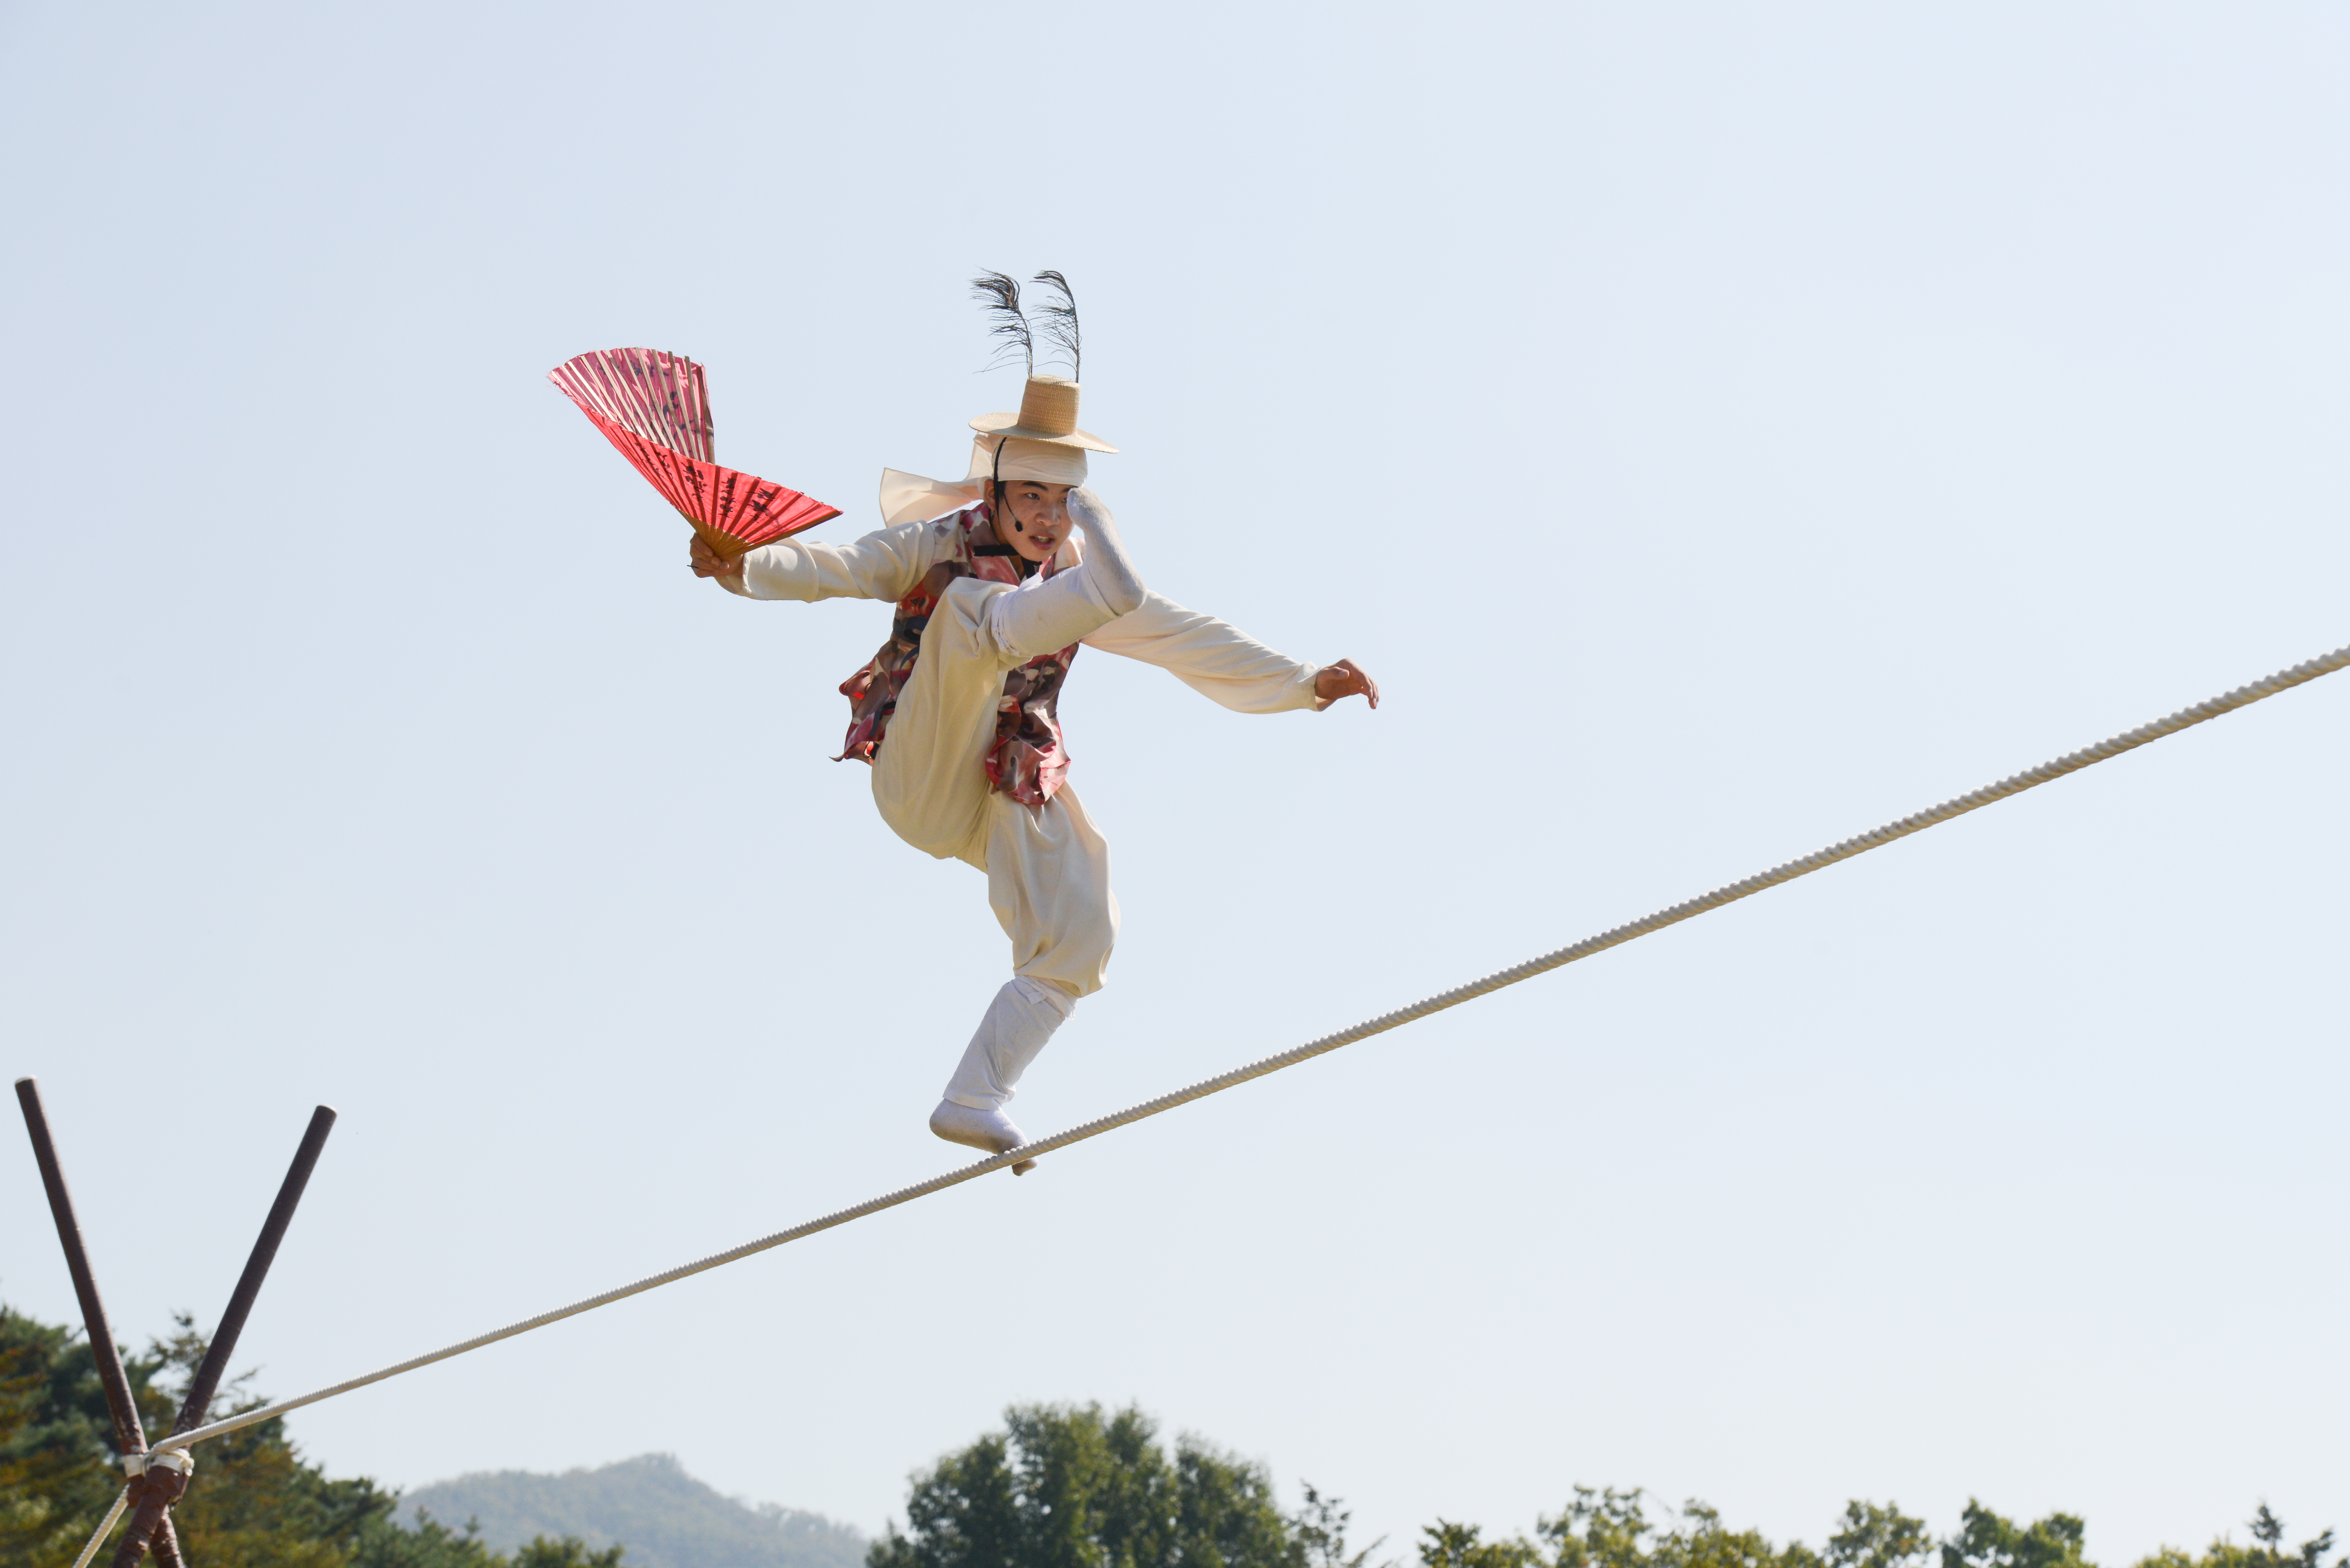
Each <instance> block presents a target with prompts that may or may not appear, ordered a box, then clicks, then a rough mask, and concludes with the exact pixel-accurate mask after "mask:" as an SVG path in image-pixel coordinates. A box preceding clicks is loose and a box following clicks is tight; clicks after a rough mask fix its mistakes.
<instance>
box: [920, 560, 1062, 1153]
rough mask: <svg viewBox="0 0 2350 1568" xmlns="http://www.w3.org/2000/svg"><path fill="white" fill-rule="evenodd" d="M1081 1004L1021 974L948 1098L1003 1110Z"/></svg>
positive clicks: (990, 1015)
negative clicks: (1014, 1087) (1017, 1086)
mask: <svg viewBox="0 0 2350 1568" xmlns="http://www.w3.org/2000/svg"><path fill="white" fill-rule="evenodd" d="M1004 597H1008V596H1004ZM1076 1006H1077V1003H1076V998H1074V997H1072V996H1070V995H1069V994H1068V993H1067V992H1064V991H1061V990H1059V989H1058V988H1056V987H1054V986H1049V985H1045V984H1043V983H1041V982H1039V981H1033V980H1027V979H1024V978H1022V977H1021V976H1019V975H1014V976H1013V977H1012V978H1011V979H1010V980H1008V981H1004V982H1003V990H1001V991H999V992H996V993H995V1000H994V1001H993V1002H989V1003H988V1004H987V1012H986V1013H985V1014H984V1015H983V1016H982V1017H981V1019H980V1021H979V1031H978V1033H975V1034H973V1035H972V1037H971V1044H969V1045H967V1046H965V1047H963V1053H962V1061H961V1062H960V1063H958V1064H956V1066H955V1071H954V1076H953V1077H951V1078H950V1079H948V1080H947V1090H946V1097H947V1098H948V1099H950V1100H951V1101H953V1102H954V1103H955V1104H956V1105H958V1106H969V1107H970V1108H971V1109H972V1110H976V1111H992V1110H996V1109H1000V1108H1001V1107H1002V1106H1003V1104H1004V1102H1005V1101H1007V1100H1009V1099H1011V1098H1012V1094H1013V1086H1014V1085H1016V1084H1018V1083H1019V1082H1020V1075H1021V1074H1023V1073H1024V1072H1026V1071H1027V1070H1028V1064H1029V1063H1031V1062H1033V1061H1035V1059H1036V1053H1037V1052H1039V1051H1042V1050H1043V1049H1044V1048H1045V1042H1046V1041H1047V1040H1050V1039H1051V1038H1052V1037H1053V1031H1054V1030H1055V1029H1058V1028H1059V1027H1060V1026H1061V1024H1062V1023H1063V1022H1064V1021H1065V1020H1066V1019H1067V1017H1068V1016H1069V1014H1070V1013H1071V1012H1075V1011H1076Z"/></svg>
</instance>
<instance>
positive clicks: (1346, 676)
mask: <svg viewBox="0 0 2350 1568" xmlns="http://www.w3.org/2000/svg"><path fill="white" fill-rule="evenodd" d="M1077 393H1078V389H1077V385H1076V382H1075V381H1072V380H1066V379H1062V378H1059V377H1054V376H1035V375H1032V376H1031V377H1030V378H1029V380H1028V383H1027V386H1026V389H1025V390H1024V394H1023V396H1022V399H1021V410H1020V412H1019V413H1018V414H1016V415H1015V414H991V415H986V416H983V417H982V418H980V419H977V420H973V421H972V428H973V429H974V430H977V431H980V432H981V433H980V435H979V438H978V439H977V441H974V443H973V445H972V462H971V472H970V473H969V474H968V475H967V476H966V477H965V478H964V479H963V480H962V481H961V482H960V483H942V482H940V481H935V480H925V479H920V478H917V477H915V476H912V475H910V474H903V473H899V472H896V471H894V470H890V471H885V472H884V473H883V474H882V481H881V510H882V516H883V520H884V522H885V524H888V525H887V526H885V527H883V528H882V529H881V530H880V531H879V532H878V533H874V534H868V535H866V536H865V537H864V538H862V539H859V540H858V541H857V542H856V543H854V544H851V545H824V544H816V543H814V542H811V541H808V540H806V539H803V538H795V539H789V540H785V541H782V542H779V543H776V544H773V545H764V546H762V547H761V548H758V549H754V550H753V551H751V552H750V553H749V554H748V555H746V556H742V557H739V558H736V559H728V558H726V557H723V556H718V555H716V554H714V553H713V552H712V551H711V550H710V548H709V547H708V546H707V545H704V544H702V542H701V541H700V540H699V539H698V538H697V539H696V541H695V543H694V546H693V563H692V564H693V569H694V571H695V573H696V574H697V575H699V576H707V577H712V578H715V579H716V580H717V581H718V582H719V583H720V585H721V586H723V587H726V588H727V589H729V590H730V591H732V592H733V593H736V594H739V595H742V596H743V597H747V598H754V599H800V600H808V601H813V600H816V599H827V598H866V599H881V600H885V601H889V602H890V603H892V604H894V605H895V606H896V607H897V614H896V618H895V620H894V622H893V625H892V628H891V637H890V640H889V642H887V643H885V644H883V645H882V648H881V650H880V652H879V653H878V654H877V655H876V656H875V657H874V659H873V660H872V661H871V662H870V663H868V665H867V666H866V667H865V668H864V669H862V670H858V672H857V674H856V675H854V676H852V677H851V678H850V679H849V680H848V681H847V683H846V684H845V685H843V686H842V688H841V691H843V692H844V693H845V694H847V696H848V698H849V700H850V702H851V705H852V723H851V726H850V729H849V733H848V742H847V747H846V748H845V750H844V752H843V753H842V754H843V756H844V757H852V756H853V757H858V758H861V759H862V760H864V761H867V762H869V763H872V765H873V799H874V804H875V805H878V806H879V808H880V812H881V816H882V819H883V820H884V821H885V822H887V823H888V824H889V826H890V827H891V828H892V829H893V830H895V831H896V833H897V834H898V836H899V837H901V838H903V839H904V840H905V841H906V842H907V843H909V844H910V845H912V846H914V847H915V848H917V849H920V850H922V851H924V852H925V853H927V854H930V855H933V856H936V857H939V858H941V859H950V858H951V859H959V860H962V861H965V862H967V863H968V864H970V865H972V866H973V867H977V868H979V869H980V870H982V871H983V872H985V873H986V874H987V891H988V902H989V903H990V904H991V905H993V908H994V910H995V918H996V919H997V920H998V921H1000V922H1001V923H1002V925H1003V929H1004V932H1005V933H1006V934H1007V935H1008V936H1010V937H1011V939H1012V978H1011V979H1010V980H1009V981H1006V982H1005V983H1004V985H1003V988H1002V989H1001V990H1000V991H999V992H997V993H996V995H995V998H994V1000H993V1002H991V1003H990V1004H989V1006H988V1009H987V1012H986V1014H985V1016H984V1017H983V1018H982V1020H981V1022H980V1025H979V1029H978V1032H977V1033H974V1034H973V1035H972V1040H971V1044H970V1045H969V1046H968V1047H967V1048H966V1049H965V1050H964V1052H963V1054H962V1061H961V1062H960V1063H959V1064H957V1066H956V1068H955V1070H954V1074H953V1075H952V1076H951V1078H950V1079H949V1080H948V1082H947V1085H946V1089H945V1093H944V1095H943V1096H942V1097H941V1100H940V1102H939V1106H938V1108H937V1109H936V1110H935V1111H934V1112H933V1113H932V1114H931V1131H933V1132H934V1133H936V1134H937V1135H938V1136H939V1137H942V1138H946V1139H949V1140H951V1141H952V1142H955V1143H962V1144H968V1145H970V1146H972V1147H977V1148H983V1149H986V1150H988V1151H990V1152H993V1153H1001V1152H1003V1151H1004V1150H1007V1149H1011V1148H1015V1147H1019V1146H1020V1145H1021V1144H1022V1143H1023V1142H1024V1141H1025V1139H1024V1137H1023V1136H1022V1134H1021V1132H1020V1129H1019V1128H1018V1127H1015V1126H1014V1125H1013V1123H1012V1120H1011V1118H1010V1117H1009V1116H1006V1115H1005V1114H1004V1112H1003V1106H1004V1105H1005V1103H1006V1102H1007V1101H1009V1100H1010V1099H1011V1098H1012V1097H1013V1091H1014V1085H1017V1084H1018V1083H1019V1081H1020V1077H1021V1075H1022V1074H1023V1073H1024V1071H1025V1070H1026V1069H1027V1066H1028V1064H1029V1063H1030V1062H1031V1061H1033V1060H1034V1059H1035V1055H1036V1054H1037V1053H1038V1052H1039V1051H1041V1050H1043V1049H1044V1046H1045V1041H1046V1040H1048V1039H1049V1038H1051V1036H1052V1033H1053V1032H1054V1031H1055V1029H1057V1028H1058V1027H1059V1026H1060V1025H1061V1024H1062V1023H1064V1022H1065V1021H1066V1019H1067V1018H1068V1016H1069V1014H1070V1012H1071V1011H1072V1010H1074V1009H1075V1008H1076V1003H1077V999H1078V998H1079V997H1082V996H1086V995H1088V994H1090V993H1091V992H1095V991H1097V990H1099V989H1100V988H1101V984H1102V979H1103V974H1104V971H1106V970H1107V967H1108V964H1109V956H1110V950H1111V948H1112V947H1113V946H1114V945H1115V944H1116V942H1117V940H1118V900H1117V898H1115V897H1113V896H1112V894H1111V892H1110V885H1109V846H1108V845H1107V844H1106V843H1104V842H1103V840H1102V836H1101V831H1100V829H1099V828H1097V827H1096V826H1095V825H1094V821H1093V818H1092V817H1090V816H1089V815H1087V813H1086V808H1085V805H1084V803H1083V802H1082V801H1081V800H1080V799H1079V798H1078V796H1077V793H1076V789H1075V788H1073V787H1072V786H1071V785H1070V784H1068V783H1067V778H1066V774H1067V770H1068V759H1067V755H1066V752H1065V750H1064V749H1063V747H1062V743H1061V732H1060V722H1059V718H1058V713H1057V701H1058V698H1059V693H1060V686H1061V682H1062V680H1064V679H1065V678H1066V674H1067V671H1068V668H1069V664H1070V661H1071V660H1072V659H1075V657H1076V651H1077V649H1078V648H1079V647H1085V648H1092V649H1099V650H1101V651H1102V652H1104V653H1117V654H1123V655H1125V656H1126V657H1127V658H1129V659H1140V660H1142V661H1143V662H1145V663H1148V664H1156V665H1158V666H1159V667H1160V668H1161V669H1164V670H1168V671H1169V672H1170V673H1171V674H1173V675H1174V676H1175V677H1176V678H1177V679H1178V680H1181V681H1183V682H1184V683H1185V684H1186V685H1188V686H1190V687H1191V688H1192V689H1193V690H1195V691H1201V692H1204V693H1205V694H1206V695H1208V696H1209V697H1211V698H1213V699H1214V700H1215V701H1218V702H1221V703H1222V704H1223V705H1224V706H1225V707H1227V708H1231V709H1233V710H1235V711H1240V712H1243V713H1278V712H1284V711H1288V710H1291V709H1310V710H1314V711H1320V710H1322V709H1324V708H1326V707H1328V706H1329V705H1330V704H1331V703H1332V702H1334V701H1338V700H1339V699H1340V698H1343V697H1348V696H1354V695H1358V694H1359V695H1361V696H1363V697H1364V698H1366V699H1367V701H1369V702H1370V704H1371V706H1373V707H1374V708H1376V707H1377V706H1378V686H1377V685H1376V684H1375V683H1374V682H1373V681H1372V680H1371V679H1370V677H1369V676H1367V674H1365V673H1364V672H1363V671H1362V670H1360V669H1358V668H1357V667H1356V665H1355V664H1354V662H1353V661H1352V660H1350V659H1340V660H1338V661H1337V662H1336V663H1335V664H1328V665H1314V664H1302V663H1300V662H1298V661H1297V660H1296V659H1290V658H1288V657H1286V656H1284V655H1283V654H1279V653H1276V652H1274V650H1273V649H1269V648H1267V647H1265V646H1264V645H1263V644H1262V643H1259V642H1256V641H1253V640H1252V639H1249V638H1248V637H1246V636H1244V635H1243V634H1242V633H1241V632H1239V631H1237V630H1235V629H1234V628H1232V627H1230V626H1227V625H1225V624H1224V623H1223V622H1222V621H1220V620H1217V619H1216V618H1213V617H1211V616H1205V615H1201V614H1199V613H1197V612H1195V611H1192V610H1187V609H1185V608H1184V607H1181V606H1180V605H1178V604H1176V603H1174V602H1173V601H1172V600H1170V599H1168V598H1167V597H1164V596H1162V595H1159V594H1156V593H1153V592H1151V591H1150V590H1149V588H1148V587H1146V586H1145V585H1144V583H1143V580H1142V575H1141V573H1140V571H1139V569H1138V568H1137V567H1136V566H1135V564H1134V560H1133V558H1132V556H1129V555H1128V552H1127V549H1126V545H1125V541H1124V540H1123V538H1122V537H1121V536H1120V535H1119V533H1118V524H1117V523H1116V521H1115V520H1114V519H1113V518H1112V517H1111V515H1110V514H1109V511H1108V509H1107V507H1106V506H1104V505H1103V504H1102V503H1101V500H1100V498H1099V497H1098V496H1097V495H1095V494H1094V493H1093V492H1092V491H1090V490H1087V489H1085V488H1083V485H1084V482H1085V479H1086V453H1087V452H1088V451H1093V452H1114V451H1115V450H1116V449H1115V448H1113V447H1110V446H1108V445H1107V444H1106V443H1104V442H1102V441H1100V440H1099V439H1098V438H1097V437H1094V436H1091V435H1088V434H1087V432H1085V431H1080V430H1078V429H1077V428H1076V413H1077ZM1029 1163H1031V1162H1025V1161H1024V1162H1022V1163H1021V1164H1020V1165H1018V1166H1015V1167H1014V1168H1015V1169H1020V1170H1025V1169H1026V1168H1028V1165H1029Z"/></svg>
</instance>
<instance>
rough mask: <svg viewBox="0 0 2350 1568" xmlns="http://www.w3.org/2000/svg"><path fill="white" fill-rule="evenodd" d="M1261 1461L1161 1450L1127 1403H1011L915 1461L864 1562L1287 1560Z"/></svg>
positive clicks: (1201, 1449) (1257, 1565) (1035, 1567)
mask: <svg viewBox="0 0 2350 1568" xmlns="http://www.w3.org/2000/svg"><path fill="white" fill-rule="evenodd" d="M1301 1553H1302V1548H1300V1547H1298V1546H1297V1545H1296V1544H1295V1542H1293V1541H1292V1539H1291V1535H1290V1528H1289V1522H1288V1521H1286V1520H1284V1518H1283V1517H1282V1515H1281V1513H1280V1511H1278V1510H1277V1509H1275V1508H1274V1503H1273V1481H1272V1479H1271V1478H1270V1477H1269V1476H1267V1475H1266V1474H1265V1473H1264V1471H1263V1469H1262V1467H1259V1466H1256V1465H1253V1464H1250V1463H1248V1462H1246V1461H1245V1460H1242V1459H1235V1458H1233V1457H1232V1456H1231V1455H1228V1454H1225V1453H1222V1452H1221V1451H1220V1450H1218V1449H1213V1448H1211V1447H1210V1446H1208V1445H1207V1444H1205V1443H1202V1442H1201V1441H1200V1440H1199V1439H1197V1438H1188V1437H1187V1438H1180V1439H1179V1440H1178V1441H1177V1443H1176V1445H1175V1451H1174V1453H1173V1455H1172V1456H1171V1457H1170V1455H1169V1454H1168V1453H1167V1451H1166V1450H1165V1449H1163V1448H1161V1447H1160V1446H1159V1441H1158V1428H1157V1426H1156V1424H1155V1423H1153V1422H1152V1421H1151V1419H1150V1418H1149V1417H1148V1416H1145V1415H1144V1414H1143V1413H1142V1412H1141V1411H1140V1410H1139V1409H1135V1408H1133V1407H1128V1408H1126V1409H1123V1410H1119V1411H1117V1412H1115V1413H1114V1414H1111V1415H1108V1416H1105V1415H1104V1414H1103V1412H1102V1407H1100V1406H1099V1405H1086V1406H1066V1405H1022V1406H1015V1407H1013V1408H1012V1409H1010V1410H1008V1411H1006V1412H1005V1413H1004V1429H1003V1431H1002V1432H1001V1433H990V1434H988V1435H987V1436H985V1437H983V1438H980V1439H979V1440H978V1441H977V1442H975V1443H972V1445H971V1446H970V1447H969V1448H966V1449H961V1450H959V1451H957V1452H955V1453H951V1454H949V1455H947V1456H946V1457H945V1458H944V1459H941V1460H940V1461H939V1462H938V1463H937V1464H936V1465H934V1466H932V1467H931V1469H928V1470H925V1471H919V1472H917V1473H916V1474H915V1476H914V1478H913V1485H912V1489H911V1490H910V1493H909V1495H908V1497H907V1500H906V1530H905V1532H903V1533H900V1532H899V1530H898V1528H897V1527H896V1526H895V1525H894V1524H893V1525H891V1526H890V1527H889V1531H888V1532H887V1533H886V1534H884V1535H883V1537H882V1538H881V1539H880V1540H879V1541H877V1542H874V1543H873V1548H872V1551H871V1552H869V1553H868V1555H867V1559H866V1561H867V1563H868V1568H1298V1565H1299V1564H1300V1563H1302V1562H1303V1561H1304V1559H1303V1556H1302V1554H1301Z"/></svg>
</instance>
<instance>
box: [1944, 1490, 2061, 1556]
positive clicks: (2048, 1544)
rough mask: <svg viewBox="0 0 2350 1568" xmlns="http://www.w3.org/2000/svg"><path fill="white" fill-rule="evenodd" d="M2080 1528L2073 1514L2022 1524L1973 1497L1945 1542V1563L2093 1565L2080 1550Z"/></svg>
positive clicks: (2058, 1514)
mask: <svg viewBox="0 0 2350 1568" xmlns="http://www.w3.org/2000/svg"><path fill="white" fill-rule="evenodd" d="M2082 1532H2083V1526H2082V1523H2081V1521H2080V1520H2078V1519H2077V1518H2075V1517H2074V1516H2073V1515H2072V1514H2069V1513H2052V1514H2050V1515H2049V1516H2048V1517H2047V1518H2045V1519H2043V1520H2042V1521H2039V1522H2038V1523H2036V1524H2033V1525H2029V1526H2019V1525H2017V1524H2015V1523H2014V1522H2012V1521H2009V1520H2005V1519H2002V1518H2001V1517H2000V1516H1999V1515H1998V1514H1995V1513H1993V1512H1992V1511H1991V1510H1989V1509H1987V1508H1985V1507H1984V1506H1983V1505H1982V1504H1981V1503H1980V1502H1978V1501H1975V1500H1974V1499H1973V1498H1969V1499H1968V1500H1967V1506H1966V1511H1965V1512H1963V1513H1961V1514H1960V1516H1959V1532H1958V1533H1957V1534H1956V1535H1954V1536H1952V1537H1950V1540H1948V1541H1945V1542H1942V1568H2092V1565H2091V1564H2089V1563H2087V1562H2086V1561H2085V1559H2084V1558H2083V1557H2082V1555H2081V1536H2082Z"/></svg>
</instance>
